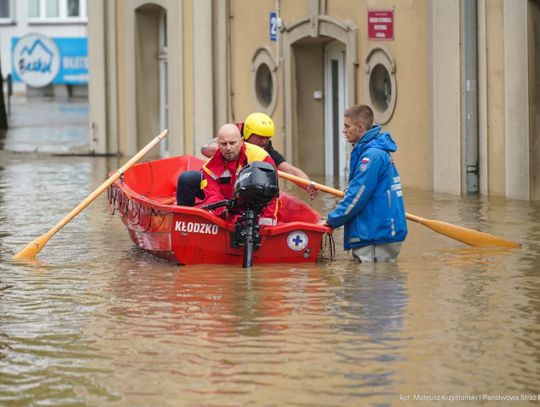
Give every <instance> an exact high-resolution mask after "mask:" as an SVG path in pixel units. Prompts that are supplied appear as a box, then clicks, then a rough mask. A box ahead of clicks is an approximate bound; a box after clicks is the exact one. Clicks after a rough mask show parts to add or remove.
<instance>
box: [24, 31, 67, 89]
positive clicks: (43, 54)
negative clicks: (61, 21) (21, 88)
mask: <svg viewBox="0 0 540 407" xmlns="http://www.w3.org/2000/svg"><path fill="white" fill-rule="evenodd" d="M13 68H14V69H15V73H16V74H17V76H18V77H19V78H20V79H21V80H22V81H23V82H24V83H26V84H27V85H29V86H33V87H36V88H39V87H42V86H45V85H48V84H49V83H51V82H52V81H53V80H54V78H55V77H56V75H57V74H58V71H59V70H60V51H59V50H58V47H57V46H56V43H55V42H54V41H53V40H51V39H50V38H48V37H45V36H44V35H41V34H27V35H25V36H24V37H21V38H20V39H19V41H18V42H17V44H16V45H15V48H14V49H13Z"/></svg>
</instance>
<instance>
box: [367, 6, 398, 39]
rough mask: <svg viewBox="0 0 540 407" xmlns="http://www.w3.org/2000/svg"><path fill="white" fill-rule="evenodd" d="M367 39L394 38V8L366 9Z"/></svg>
mask: <svg viewBox="0 0 540 407" xmlns="http://www.w3.org/2000/svg"><path fill="white" fill-rule="evenodd" d="M368 39H369V40H393V39H394V10H368Z"/></svg>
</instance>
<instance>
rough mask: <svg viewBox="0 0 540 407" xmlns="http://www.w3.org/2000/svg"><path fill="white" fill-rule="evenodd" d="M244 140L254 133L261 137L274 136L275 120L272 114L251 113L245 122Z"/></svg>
mask: <svg viewBox="0 0 540 407" xmlns="http://www.w3.org/2000/svg"><path fill="white" fill-rule="evenodd" d="M242 131H243V133H244V140H247V139H248V138H249V137H250V136H251V135H252V134H256V135H257V136H261V137H272V136H273V135H274V122H273V121H272V119H271V118H270V116H268V115H266V114H264V113H251V114H250V115H249V116H248V117H247V119H246V121H245V122H244V129H243V130H242Z"/></svg>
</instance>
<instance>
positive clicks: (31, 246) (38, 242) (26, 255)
mask: <svg viewBox="0 0 540 407" xmlns="http://www.w3.org/2000/svg"><path fill="white" fill-rule="evenodd" d="M48 240H49V237H48V235H43V236H40V237H38V238H37V239H34V240H33V241H32V242H30V243H28V244H27V245H26V247H25V248H24V249H22V250H21V251H19V252H18V253H17V254H15V255H14V256H13V257H12V258H11V260H12V261H22V260H31V259H33V258H35V257H36V255H37V254H38V253H39V252H40V251H41V249H43V246H45V244H47V241H48Z"/></svg>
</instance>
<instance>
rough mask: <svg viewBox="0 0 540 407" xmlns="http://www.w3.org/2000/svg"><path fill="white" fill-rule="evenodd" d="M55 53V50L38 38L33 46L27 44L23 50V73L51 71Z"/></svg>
mask: <svg viewBox="0 0 540 407" xmlns="http://www.w3.org/2000/svg"><path fill="white" fill-rule="evenodd" d="M53 55H54V54H53V52H52V51H51V50H50V49H49V48H47V46H46V45H45V44H44V43H43V42H42V41H41V39H39V38H38V39H36V41H35V42H34V43H33V44H32V46H31V47H28V46H25V47H24V48H23V49H22V50H21V58H20V59H19V69H20V71H21V73H25V72H27V71H31V72H51V64H52V59H53Z"/></svg>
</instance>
